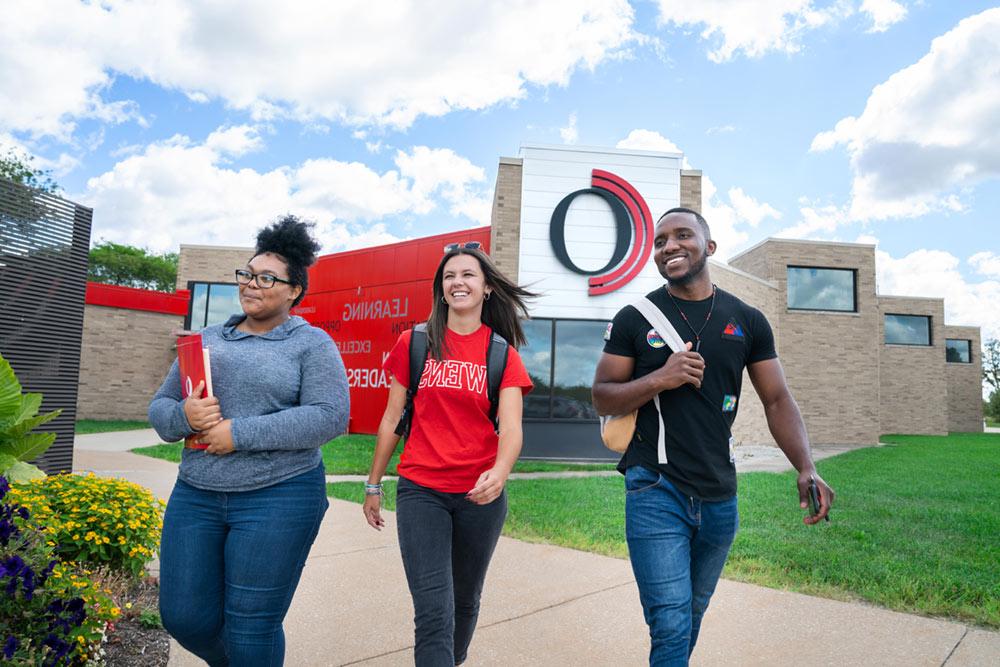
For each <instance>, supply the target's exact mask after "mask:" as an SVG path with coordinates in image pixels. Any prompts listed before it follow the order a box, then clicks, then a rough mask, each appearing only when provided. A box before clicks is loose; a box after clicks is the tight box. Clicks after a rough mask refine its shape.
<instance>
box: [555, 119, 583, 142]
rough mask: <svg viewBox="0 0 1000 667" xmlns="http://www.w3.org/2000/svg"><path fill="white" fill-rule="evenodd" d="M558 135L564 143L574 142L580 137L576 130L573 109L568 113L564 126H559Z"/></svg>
mask: <svg viewBox="0 0 1000 667" xmlns="http://www.w3.org/2000/svg"><path fill="white" fill-rule="evenodd" d="M559 136H560V137H561V138H562V141H563V143H564V144H575V143H576V140H577V139H579V138H580V134H579V133H578V132H577V131H576V112H575V111H574V112H573V113H571V114H570V115H569V120H567V121H566V127H560V128H559Z"/></svg>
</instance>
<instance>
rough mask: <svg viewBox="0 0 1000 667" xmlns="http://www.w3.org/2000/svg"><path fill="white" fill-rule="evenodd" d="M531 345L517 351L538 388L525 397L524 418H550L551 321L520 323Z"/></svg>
mask: <svg viewBox="0 0 1000 667" xmlns="http://www.w3.org/2000/svg"><path fill="white" fill-rule="evenodd" d="M521 326H523V327H524V335H525V337H526V338H527V339H528V342H527V343H525V344H524V345H522V346H521V349H519V350H518V352H519V353H520V355H521V360H522V361H524V367H525V368H527V369H528V375H529V376H530V377H531V382H532V383H533V384H534V385H535V388H534V389H533V390H532V391H531V393H530V394H528V395H527V396H525V397H524V416H525V417H536V418H538V417H541V418H543V419H548V417H549V411H550V409H551V403H552V320H525V321H524V322H522V323H521Z"/></svg>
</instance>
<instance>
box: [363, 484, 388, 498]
mask: <svg viewBox="0 0 1000 667" xmlns="http://www.w3.org/2000/svg"><path fill="white" fill-rule="evenodd" d="M365 495H366V496H384V495H385V493H383V491H382V483H381V482H379V483H378V484H369V483H368V482H365Z"/></svg>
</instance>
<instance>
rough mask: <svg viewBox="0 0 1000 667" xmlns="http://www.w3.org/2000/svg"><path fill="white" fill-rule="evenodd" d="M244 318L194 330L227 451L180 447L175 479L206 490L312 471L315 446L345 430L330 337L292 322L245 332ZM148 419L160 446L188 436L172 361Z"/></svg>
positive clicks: (344, 396) (245, 487)
mask: <svg viewBox="0 0 1000 667" xmlns="http://www.w3.org/2000/svg"><path fill="white" fill-rule="evenodd" d="M245 317H246V316H245V315H242V314H241V315H234V316H232V317H230V318H229V320H228V321H227V322H226V323H225V324H223V325H215V326H211V327H206V328H205V329H202V331H201V336H202V344H203V345H204V346H205V347H207V348H208V349H209V350H210V351H211V354H210V359H211V365H212V389H213V393H214V395H215V396H217V397H218V398H219V406H220V408H221V409H222V416H223V418H224V419H231V420H232V433H233V446H234V447H235V451H234V452H232V453H230V454H226V455H223V456H217V455H213V454H208V453H206V452H205V451H203V450H198V449H185V450H184V453H183V456H182V458H181V466H180V472H179V474H178V476H179V477H180V478H181V479H182V480H184V481H185V482H187V483H188V484H191V485H192V486H195V487H198V488H200V489H205V490H208V491H250V490H252V489H259V488H263V487H265V486H270V485H272V484H277V483H278V482H281V481H283V480H286V479H289V478H290V477H294V476H295V475H299V474H301V473H304V472H306V471H309V470H312V469H313V468H315V467H316V466H317V465H319V463H320V460H321V457H320V453H319V449H318V448H319V446H320V445H322V444H323V443H325V442H327V441H328V440H331V439H332V438H335V437H336V436H338V435H340V434H341V433H343V432H344V431H345V430H346V429H347V417H348V414H349V413H350V397H349V395H348V389H347V374H346V373H345V372H344V363H343V361H341V359H340V353H339V352H338V351H337V346H336V345H335V344H334V342H333V341H332V340H331V339H330V337H329V336H328V335H327V334H326V333H325V332H324V331H323V330H322V329H317V328H316V327H313V326H311V325H309V323H308V322H306V321H305V320H304V319H302V318H301V317H298V316H293V317H290V318H289V319H288V320H287V321H285V322H284V323H283V324H281V325H279V326H277V327H275V328H274V329H272V330H271V331H268V332H267V333H265V334H262V335H259V336H257V335H253V334H248V333H244V332H242V331H239V330H237V329H236V325H238V324H239V323H240V322H242V321H243V320H244V319H245ZM149 421H150V423H151V424H152V425H153V428H155V429H156V432H157V433H158V434H159V435H160V437H161V438H163V439H164V440H165V441H167V442H172V441H174V440H180V439H182V438H184V437H186V436H188V435H191V434H192V433H193V432H194V431H193V429H192V428H191V425H190V424H189V423H188V421H187V417H186V416H185V414H184V407H183V403H182V400H181V384H180V373H179V372H178V369H177V361H176V360H175V361H174V364H173V366H171V367H170V371H169V372H168V373H167V377H166V379H165V380H164V381H163V385H162V386H161V387H160V389H159V391H157V392H156V395H155V396H154V397H153V401H152V402H151V403H150V404H149Z"/></svg>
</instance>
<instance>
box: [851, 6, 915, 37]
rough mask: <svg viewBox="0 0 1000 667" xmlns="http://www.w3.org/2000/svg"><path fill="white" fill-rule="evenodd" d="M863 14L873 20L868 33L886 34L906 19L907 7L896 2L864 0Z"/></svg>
mask: <svg viewBox="0 0 1000 667" xmlns="http://www.w3.org/2000/svg"><path fill="white" fill-rule="evenodd" d="M861 12H862V13H863V14H868V16H869V17H870V18H871V20H872V27H871V28H869V30H868V32H885V31H886V30H888V29H889V28H891V27H892V26H894V25H896V24H897V23H899V22H900V21H902V20H903V19H905V18H906V6H905V5H903V4H901V3H898V2H896V1H895V0H864V2H862V3H861Z"/></svg>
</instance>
